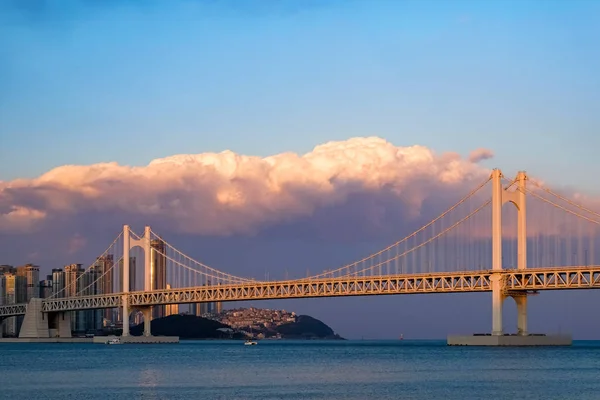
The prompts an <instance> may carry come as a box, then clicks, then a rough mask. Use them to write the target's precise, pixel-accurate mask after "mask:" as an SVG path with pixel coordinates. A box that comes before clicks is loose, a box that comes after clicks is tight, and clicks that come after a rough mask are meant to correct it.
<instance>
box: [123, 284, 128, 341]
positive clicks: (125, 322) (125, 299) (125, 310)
mask: <svg viewBox="0 0 600 400" xmlns="http://www.w3.org/2000/svg"><path fill="white" fill-rule="evenodd" d="M122 303H123V333H121V336H129V295H127V294H124V295H123V300H122Z"/></svg>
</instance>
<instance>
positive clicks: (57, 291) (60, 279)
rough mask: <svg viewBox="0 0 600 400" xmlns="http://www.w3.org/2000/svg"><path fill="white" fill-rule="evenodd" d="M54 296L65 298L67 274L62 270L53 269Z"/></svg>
mask: <svg viewBox="0 0 600 400" xmlns="http://www.w3.org/2000/svg"><path fill="white" fill-rule="evenodd" d="M52 295H53V296H54V297H57V298H58V297H65V272H64V271H63V270H62V268H53V269H52Z"/></svg>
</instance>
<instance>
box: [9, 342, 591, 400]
mask: <svg viewBox="0 0 600 400" xmlns="http://www.w3.org/2000/svg"><path fill="white" fill-rule="evenodd" d="M0 398H1V399H74V400H91V399H98V400H104V399H127V400H130V399H144V400H148V399H332V400H333V399H361V400H362V399H444V400H452V399H457V400H464V399H528V400H534V399H540V400H541V399H543V400H548V399H561V400H564V399H580V400H583V399H595V400H596V399H600V342H587V341H586V342H583V341H582V342H574V345H573V346H572V347H557V348H548V347H546V348H477V347H447V346H446V345H445V342H442V341H440V342H435V341H423V342H421V341H409V340H404V341H399V340H398V341H388V342H386V341H297V342H296V341H286V340H277V341H276V340H273V341H267V340H263V341H260V342H259V344H258V345H257V346H244V345H243V342H242V341H182V342H181V343H179V344H171V345H115V346H107V345H100V344H25V343H23V344H20V343H19V344H9V343H2V344H0Z"/></svg>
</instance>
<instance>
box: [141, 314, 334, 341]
mask: <svg viewBox="0 0 600 400" xmlns="http://www.w3.org/2000/svg"><path fill="white" fill-rule="evenodd" d="M150 329H151V330H152V334H153V335H156V336H179V337H180V338H181V339H243V338H244V337H245V334H244V333H243V332H239V331H236V330H234V329H232V328H231V327H230V326H229V325H226V324H223V323H221V322H218V321H214V320H212V319H207V318H202V317H197V316H195V315H186V314H177V315H169V316H168V317H163V318H157V319H155V320H153V321H152V322H151V323H150ZM130 332H131V334H132V335H134V336H140V335H142V334H143V332H144V324H140V325H136V326H133V327H131V329H130ZM253 333H254V334H255V335H258V334H260V333H263V334H265V336H267V337H271V336H274V334H279V335H280V336H281V338H282V339H337V340H343V338H342V337H340V336H339V335H336V334H335V333H334V332H333V330H332V329H331V328H330V327H329V326H327V325H326V324H324V323H323V322H321V321H319V320H318V319H316V318H313V317H310V316H308V315H299V316H298V318H297V319H296V322H290V323H286V324H282V325H279V326H277V327H275V328H274V329H270V330H268V331H267V330H265V331H264V332H263V331H254V332H253Z"/></svg>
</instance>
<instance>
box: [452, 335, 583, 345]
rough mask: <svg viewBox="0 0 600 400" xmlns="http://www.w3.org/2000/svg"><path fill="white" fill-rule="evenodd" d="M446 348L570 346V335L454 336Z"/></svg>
mask: <svg viewBox="0 0 600 400" xmlns="http://www.w3.org/2000/svg"><path fill="white" fill-rule="evenodd" d="M447 344H448V346H571V345H572V344H573V339H572V338H571V335H526V336H524V335H463V336H460V335H456V336H448V341H447Z"/></svg>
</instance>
